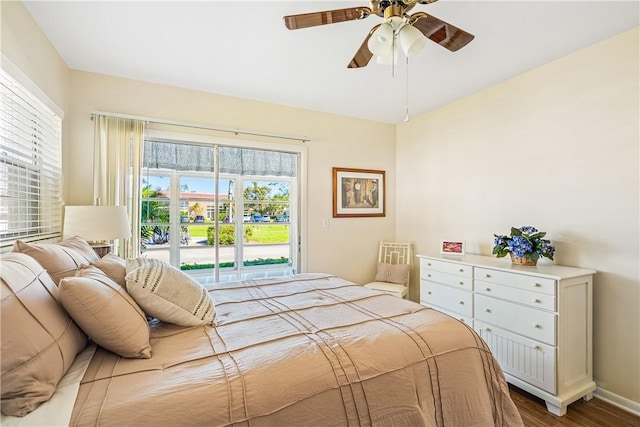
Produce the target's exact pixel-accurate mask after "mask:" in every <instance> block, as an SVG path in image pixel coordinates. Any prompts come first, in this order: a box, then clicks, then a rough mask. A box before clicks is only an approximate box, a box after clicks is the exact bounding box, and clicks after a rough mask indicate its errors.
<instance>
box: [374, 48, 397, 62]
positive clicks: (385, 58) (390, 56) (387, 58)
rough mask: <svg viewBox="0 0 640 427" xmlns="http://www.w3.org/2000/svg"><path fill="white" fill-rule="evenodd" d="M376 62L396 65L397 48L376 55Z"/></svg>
mask: <svg viewBox="0 0 640 427" xmlns="http://www.w3.org/2000/svg"><path fill="white" fill-rule="evenodd" d="M376 63H377V64H380V65H396V64H397V63H398V49H391V50H390V51H389V52H388V53H387V54H386V55H378V56H376Z"/></svg>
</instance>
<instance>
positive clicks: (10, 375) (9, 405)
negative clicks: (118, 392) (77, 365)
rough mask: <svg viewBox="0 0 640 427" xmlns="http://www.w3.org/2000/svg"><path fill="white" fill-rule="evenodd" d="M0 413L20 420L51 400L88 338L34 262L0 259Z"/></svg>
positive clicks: (21, 257)
mask: <svg viewBox="0 0 640 427" xmlns="http://www.w3.org/2000/svg"><path fill="white" fill-rule="evenodd" d="M0 264H1V265H2V268H0V292H1V295H2V305H1V306H0V325H1V329H2V330H1V332H0V339H1V343H0V348H2V357H1V358H0V366H1V368H0V371H1V378H2V387H1V390H2V404H1V408H2V413H3V414H5V415H13V416H18V417H22V416H25V415H27V414H28V413H29V412H31V411H33V410H34V409H35V408H36V407H37V406H38V405H40V404H41V403H42V402H46V401H47V400H49V398H50V397H51V395H52V394H53V393H54V391H55V390H56V386H57V385H58V382H59V381H60V379H61V378H62V376H63V375H64V374H65V373H66V372H67V370H68V369H69V367H70V366H71V363H72V362H73V360H74V358H75V356H76V354H77V353H78V352H80V350H82V349H83V348H84V346H85V345H86V343H87V337H86V336H85V335H84V334H83V333H82V331H81V330H80V329H79V328H78V327H77V326H76V325H75V323H73V320H71V318H70V317H69V315H68V314H67V313H66V312H65V311H64V309H63V308H62V306H61V305H60V303H59V302H58V300H57V299H56V297H57V292H58V289H57V287H56V285H55V284H54V283H53V281H52V280H51V277H50V276H49V275H48V274H47V272H46V271H45V270H44V269H43V268H42V266H41V265H40V264H38V263H37V262H36V261H35V260H34V259H33V258H31V257H29V256H28V255H25V254H21V253H5V254H2V257H1V258H0Z"/></svg>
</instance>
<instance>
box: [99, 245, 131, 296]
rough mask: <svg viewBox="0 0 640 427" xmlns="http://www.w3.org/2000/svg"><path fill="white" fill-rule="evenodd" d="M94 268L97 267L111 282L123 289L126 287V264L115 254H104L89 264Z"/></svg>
mask: <svg viewBox="0 0 640 427" xmlns="http://www.w3.org/2000/svg"><path fill="white" fill-rule="evenodd" d="M91 265H93V266H94V267H98V268H99V269H100V270H102V271H103V272H104V274H106V275H107V276H109V278H110V279H111V280H113V281H114V282H116V283H117V284H118V285H120V286H122V287H123V288H124V287H126V282H125V280H124V276H125V275H126V273H127V269H126V267H127V262H126V261H125V260H124V259H122V258H120V257H119V256H118V255H115V254H111V253H109V254H106V255H105V256H103V257H102V258H100V259H98V260H96V261H93V262H92V263H91Z"/></svg>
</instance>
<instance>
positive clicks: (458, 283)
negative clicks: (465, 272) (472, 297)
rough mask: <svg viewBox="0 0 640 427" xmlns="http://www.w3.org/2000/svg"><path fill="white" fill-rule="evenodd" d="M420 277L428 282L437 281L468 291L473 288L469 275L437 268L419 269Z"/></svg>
mask: <svg viewBox="0 0 640 427" xmlns="http://www.w3.org/2000/svg"><path fill="white" fill-rule="evenodd" d="M420 277H421V278H422V279H424V280H427V281H429V282H437V283H441V284H443V285H448V286H453V287H454V288H458V289H464V290H466V291H469V292H471V291H472V290H473V279H472V278H471V277H464V276H456V275H454V274H450V273H443V272H441V271H437V270H420Z"/></svg>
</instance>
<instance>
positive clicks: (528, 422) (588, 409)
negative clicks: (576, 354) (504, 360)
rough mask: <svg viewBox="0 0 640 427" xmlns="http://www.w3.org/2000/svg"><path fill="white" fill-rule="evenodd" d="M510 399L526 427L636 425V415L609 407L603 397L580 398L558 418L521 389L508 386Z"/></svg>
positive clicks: (639, 418) (639, 423)
mask: <svg viewBox="0 0 640 427" xmlns="http://www.w3.org/2000/svg"><path fill="white" fill-rule="evenodd" d="M509 389H510V392H511V398H512V399H513V401H514V402H515V404H516V406H517V407H518V410H519V411H520V416H522V421H523V422H524V425H525V426H526V427H574V426H584V427H596V426H597V427H600V426H601V427H639V426H640V417H637V416H635V415H633V414H631V413H629V412H626V411H624V410H622V409H620V408H618V407H616V406H613V405H611V404H609V403H607V402H605V401H604V400H600V399H597V398H595V397H594V398H593V399H591V400H590V401H588V402H586V401H584V400H582V399H580V400H578V401H576V402H574V403H572V404H571V405H569V408H568V409H567V414H566V415H564V416H562V417H558V416H556V415H553V414H551V413H549V412H547V407H546V405H545V403H544V401H543V400H542V399H539V398H537V397H535V396H533V395H531V394H529V393H527V392H526V391H524V390H521V389H519V388H517V387H514V386H512V385H510V386H509Z"/></svg>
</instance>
